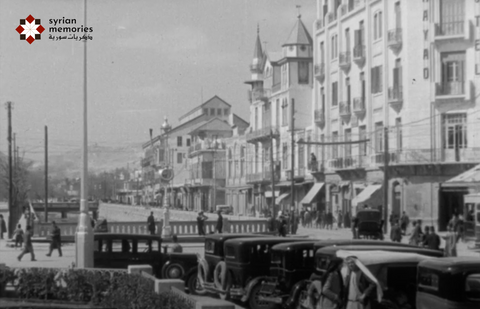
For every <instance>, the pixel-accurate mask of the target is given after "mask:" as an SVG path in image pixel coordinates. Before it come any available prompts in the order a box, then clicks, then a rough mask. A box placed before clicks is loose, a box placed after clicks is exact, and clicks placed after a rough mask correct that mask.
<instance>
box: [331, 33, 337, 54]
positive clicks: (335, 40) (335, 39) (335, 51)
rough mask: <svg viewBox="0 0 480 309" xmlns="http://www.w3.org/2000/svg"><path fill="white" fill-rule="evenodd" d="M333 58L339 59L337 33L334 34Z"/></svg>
mask: <svg viewBox="0 0 480 309" xmlns="http://www.w3.org/2000/svg"><path fill="white" fill-rule="evenodd" d="M331 40H332V55H331V57H332V60H334V59H337V57H338V36H337V35H336V34H334V35H332V38H331Z"/></svg>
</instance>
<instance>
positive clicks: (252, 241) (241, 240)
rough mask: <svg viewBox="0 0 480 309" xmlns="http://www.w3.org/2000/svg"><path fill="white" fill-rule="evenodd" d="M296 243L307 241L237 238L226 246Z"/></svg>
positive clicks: (279, 238)
mask: <svg viewBox="0 0 480 309" xmlns="http://www.w3.org/2000/svg"><path fill="white" fill-rule="evenodd" d="M294 241H305V238H290V237H279V236H271V237H255V238H251V237H249V238H236V239H230V240H227V241H226V242H225V244H230V245H235V246H239V245H242V244H244V245H248V244H258V245H261V244H270V243H280V242H294Z"/></svg>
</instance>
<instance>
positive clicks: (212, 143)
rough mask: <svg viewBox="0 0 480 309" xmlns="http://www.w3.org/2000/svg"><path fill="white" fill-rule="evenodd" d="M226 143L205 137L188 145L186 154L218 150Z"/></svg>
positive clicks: (223, 147)
mask: <svg viewBox="0 0 480 309" xmlns="http://www.w3.org/2000/svg"><path fill="white" fill-rule="evenodd" d="M225 149H226V144H225V143H224V142H219V141H218V140H211V139H205V140H203V141H201V142H197V143H194V144H193V145H191V146H190V147H188V155H191V154H193V153H195V152H197V151H218V150H225Z"/></svg>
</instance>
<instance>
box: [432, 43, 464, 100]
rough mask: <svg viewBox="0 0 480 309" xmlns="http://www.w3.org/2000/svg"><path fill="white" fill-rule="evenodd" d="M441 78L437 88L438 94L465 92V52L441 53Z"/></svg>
mask: <svg viewBox="0 0 480 309" xmlns="http://www.w3.org/2000/svg"><path fill="white" fill-rule="evenodd" d="M441 61H442V70H441V74H442V80H441V83H440V85H439V86H440V87H439V89H438V91H439V93H438V94H440V95H458V94H464V93H465V87H464V84H465V52H455V53H442V54H441Z"/></svg>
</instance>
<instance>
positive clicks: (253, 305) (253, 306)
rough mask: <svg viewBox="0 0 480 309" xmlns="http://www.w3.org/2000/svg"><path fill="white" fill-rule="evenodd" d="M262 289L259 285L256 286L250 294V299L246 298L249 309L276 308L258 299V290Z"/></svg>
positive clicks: (274, 305)
mask: <svg viewBox="0 0 480 309" xmlns="http://www.w3.org/2000/svg"><path fill="white" fill-rule="evenodd" d="M261 288H262V285H261V284H257V285H256V286H254V287H253V289H252V291H251V292H250V297H249V298H248V304H249V306H250V309H276V308H278V306H277V305H276V304H273V303H270V302H266V301H261V300H260V299H259V298H260V297H259V296H260V289H261Z"/></svg>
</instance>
